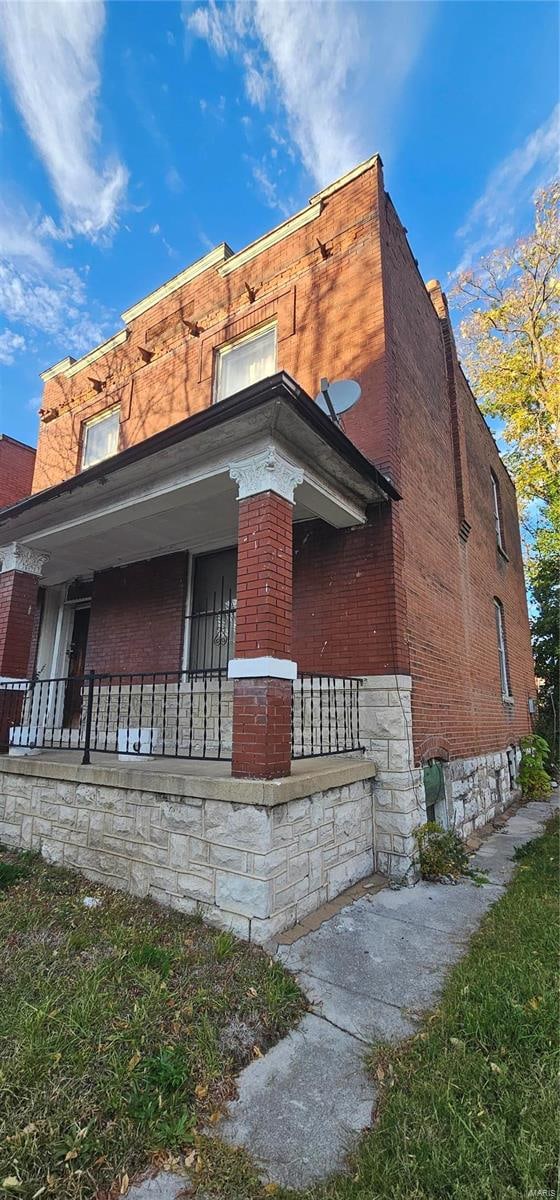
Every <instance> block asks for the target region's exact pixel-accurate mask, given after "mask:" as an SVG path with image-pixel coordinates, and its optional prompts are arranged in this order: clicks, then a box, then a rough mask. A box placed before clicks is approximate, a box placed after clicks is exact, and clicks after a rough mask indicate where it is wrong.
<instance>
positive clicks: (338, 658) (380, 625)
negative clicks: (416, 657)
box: [293, 505, 408, 675]
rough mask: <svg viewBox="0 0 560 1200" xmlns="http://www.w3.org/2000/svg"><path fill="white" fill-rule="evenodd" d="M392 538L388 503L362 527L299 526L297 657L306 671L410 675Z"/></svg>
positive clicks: (296, 536)
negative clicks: (400, 625) (397, 603)
mask: <svg viewBox="0 0 560 1200" xmlns="http://www.w3.org/2000/svg"><path fill="white" fill-rule="evenodd" d="M392 534H393V531H392V522H391V510H390V508H389V505H380V506H379V508H378V509H377V510H376V511H375V512H374V513H373V515H372V517H371V521H370V524H369V525H367V526H364V527H358V528H356V529H350V530H347V529H341V530H335V529H332V528H331V527H330V526H329V525H326V524H324V523H323V522H321V521H310V522H303V523H302V524H298V525H296V526H295V528H294V584H293V586H294V615H293V656H294V659H295V661H296V662H297V663H298V666H299V668H300V670H302V671H317V672H323V673H326V674H335V675H363V674H367V675H375V674H382V675H383V674H387V673H388V672H392V671H402V672H407V671H408V656H407V652H406V647H405V646H404V645H403V644H402V642H401V641H400V638H399V632H398V629H397V626H396V620H395V591H394V578H393V548H392Z"/></svg>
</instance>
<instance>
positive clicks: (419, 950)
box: [219, 799, 558, 1188]
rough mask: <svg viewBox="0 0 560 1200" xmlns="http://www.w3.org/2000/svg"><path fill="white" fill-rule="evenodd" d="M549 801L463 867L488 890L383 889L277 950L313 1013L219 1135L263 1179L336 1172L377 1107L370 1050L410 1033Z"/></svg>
mask: <svg viewBox="0 0 560 1200" xmlns="http://www.w3.org/2000/svg"><path fill="white" fill-rule="evenodd" d="M557 804H558V802H557V801H555V799H553V801H552V802H551V803H550V804H549V803H545V802H540V801H539V802H534V803H533V804H528V805H526V806H524V807H523V809H521V810H520V811H519V812H518V813H516V814H515V815H513V816H511V817H510V818H509V820H508V822H507V824H505V825H504V826H503V828H502V829H500V831H499V832H497V833H493V834H492V835H491V836H490V837H489V838H488V839H487V840H486V841H485V842H484V843H483V845H482V846H481V847H480V849H479V850H478V852H477V853H476V854H475V855H474V856H473V857H472V858H471V865H472V867H473V868H474V869H475V870H477V871H480V872H486V873H487V878H488V882H487V883H485V884H483V885H481V886H477V884H476V883H474V882H472V881H471V880H468V879H467V880H464V881H461V882H460V883H458V884H456V885H454V886H451V885H448V886H445V885H441V884H429V883H419V884H417V885H416V886H415V887H412V888H403V889H401V890H400V891H391V890H389V889H385V890H383V891H379V892H377V893H376V894H375V895H373V896H363V897H361V898H360V899H358V900H356V901H354V903H351V904H349V905H347V906H346V907H345V908H342V909H341V911H340V912H339V913H337V914H336V915H335V916H332V917H331V918H330V919H328V920H327V921H325V922H323V923H322V924H321V925H320V926H319V927H318V928H317V929H315V930H313V931H311V932H309V933H306V934H305V935H304V936H301V937H299V938H298V940H297V941H295V942H293V943H292V944H291V945H283V946H280V947H279V948H278V951H277V956H278V958H279V959H280V961H281V962H282V963H283V964H284V966H286V967H287V968H288V969H289V970H291V971H293V972H295V974H296V977H297V979H298V982H299V983H300V986H301V987H302V989H303V991H304V993H305V994H306V996H307V998H308V1000H309V1002H310V1004H311V1006H312V1012H311V1013H308V1014H307V1015H306V1016H305V1017H304V1018H303V1020H302V1022H301V1023H300V1025H299V1026H298V1028H297V1029H296V1030H294V1031H293V1032H292V1033H291V1034H289V1035H288V1037H286V1038H284V1039H283V1040H282V1041H281V1042H279V1043H278V1044H277V1045H276V1046H275V1047H274V1048H273V1049H272V1050H270V1051H269V1052H268V1054H266V1055H265V1056H264V1058H262V1059H258V1060H257V1061H256V1062H254V1063H251V1065H250V1066H248V1067H246V1068H245V1070H244V1071H243V1072H242V1073H241V1075H240V1077H239V1081H238V1085H239V1095H238V1099H237V1100H235V1101H233V1102H231V1103H230V1104H229V1105H228V1108H227V1114H226V1118H225V1120H224V1121H223V1122H222V1124H221V1125H220V1130H219V1136H220V1137H222V1138H223V1139H224V1140H225V1141H227V1142H229V1143H230V1144H232V1145H236V1146H243V1147H244V1149H245V1150H247V1151H248V1152H249V1153H250V1154H251V1155H252V1157H253V1159H254V1161H255V1163H256V1165H257V1168H258V1169H259V1170H260V1171H261V1172H262V1175H263V1177H264V1178H266V1179H269V1180H271V1181H273V1182H275V1183H280V1184H281V1185H283V1186H284V1187H291V1188H305V1187H309V1186H310V1185H311V1184H313V1183H315V1182H316V1181H318V1180H320V1179H324V1178H325V1177H326V1176H328V1175H331V1174H332V1173H333V1172H334V1171H337V1170H341V1169H342V1168H343V1167H344V1165H345V1161H346V1156H347V1154H348V1151H349V1150H350V1149H351V1148H352V1146H353V1145H354V1144H355V1142H356V1140H357V1138H358V1136H359V1134H360V1133H361V1132H362V1131H363V1130H364V1129H365V1128H367V1127H368V1126H369V1125H370V1124H371V1120H372V1110H373V1108H374V1105H375V1102H376V1089H375V1086H374V1082H373V1079H372V1077H371V1075H370V1074H368V1072H367V1071H366V1068H365V1065H364V1059H365V1054H366V1048H367V1047H368V1046H370V1045H371V1044H372V1043H373V1042H379V1041H395V1042H398V1041H402V1040H403V1039H405V1038H407V1037H410V1036H411V1034H413V1033H414V1032H415V1031H416V1030H417V1028H418V1023H419V1022H420V1021H421V1020H422V1018H423V1015H424V1013H425V1012H426V1010H429V1009H431V1008H433V1007H434V1005H435V1003H436V1002H437V1000H438V999H439V996H440V994H441V990H442V988H443V984H444V981H445V977H446V975H447V972H448V970H449V968H450V967H451V966H452V965H453V964H455V963H456V962H457V961H458V960H459V959H460V958H461V957H462V955H463V954H464V953H465V951H466V948H467V944H468V941H469V938H470V936H471V935H472V933H473V932H474V931H475V930H476V929H477V928H478V926H479V924H480V921H481V920H482V918H483V916H484V915H485V913H486V912H487V911H488V909H489V908H490V907H491V906H492V905H493V904H494V903H495V902H496V900H498V899H499V898H500V896H501V895H502V894H503V889H504V884H505V883H506V882H507V881H508V879H509V877H510V875H511V874H512V873H513V870H514V869H515V863H514V862H513V856H514V853H515V849H516V847H517V846H521V845H524V844H525V843H526V842H528V841H531V840H532V839H533V838H536V837H538V836H539V835H540V834H541V833H542V831H543V828H544V824H545V822H546V820H548V818H549V817H550V816H551V815H552V813H553V809H554V808H555V807H557Z"/></svg>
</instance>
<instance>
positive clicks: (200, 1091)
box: [194, 1083, 208, 1100]
mask: <svg viewBox="0 0 560 1200" xmlns="http://www.w3.org/2000/svg"><path fill="white" fill-rule="evenodd" d="M194 1094H195V1096H196V1098H197V1100H206V1097H207V1095H208V1084H207V1083H197V1085H196V1087H195V1089H194Z"/></svg>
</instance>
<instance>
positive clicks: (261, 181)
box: [253, 162, 294, 217]
mask: <svg viewBox="0 0 560 1200" xmlns="http://www.w3.org/2000/svg"><path fill="white" fill-rule="evenodd" d="M253 179H254V180H255V183H257V184H258V186H259V189H260V192H261V194H262V197H263V199H264V202H265V204H266V205H268V208H274V209H278V211H279V212H281V213H282V216H283V217H289V215H290V213H291V212H293V208H294V206H293V205H290V204H289V203H287V202H286V201H285V200H283V199H282V198H281V197H280V196H279V194H278V184H277V183H276V181H275V180H274V179H271V177H270V175H269V173H268V171H267V168H266V165H265V164H264V162H263V163H256V164H255V165H254V166H253Z"/></svg>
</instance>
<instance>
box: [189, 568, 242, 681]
mask: <svg viewBox="0 0 560 1200" xmlns="http://www.w3.org/2000/svg"><path fill="white" fill-rule="evenodd" d="M236 591H237V549H236V548H235V547H233V548H232V549H231V550H220V551H218V553H217V554H201V555H199V556H198V557H197V558H195V560H194V574H193V589H192V609H191V616H190V618H189V620H188V622H187V626H188V636H189V670H190V671H217V670H227V665H228V661H229V659H230V658H232V657H233V651H234V645H235V605H236Z"/></svg>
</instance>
